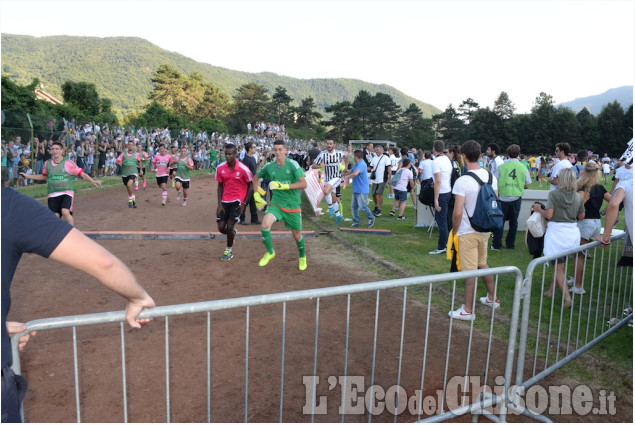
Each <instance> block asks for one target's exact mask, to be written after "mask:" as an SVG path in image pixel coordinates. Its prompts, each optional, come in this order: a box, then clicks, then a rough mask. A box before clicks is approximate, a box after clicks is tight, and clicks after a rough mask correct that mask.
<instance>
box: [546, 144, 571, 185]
mask: <svg viewBox="0 0 635 425" xmlns="http://www.w3.org/2000/svg"><path fill="white" fill-rule="evenodd" d="M570 150H571V147H570V146H569V144H568V143H558V144H557V145H556V158H558V160H559V161H558V162H556V163H555V165H554V166H553V167H551V176H549V183H551V187H550V188H549V191H552V190H556V189H557V188H558V183H560V181H559V180H558V173H559V172H560V170H563V169H565V168H571V167H572V165H571V161H569V151H570Z"/></svg>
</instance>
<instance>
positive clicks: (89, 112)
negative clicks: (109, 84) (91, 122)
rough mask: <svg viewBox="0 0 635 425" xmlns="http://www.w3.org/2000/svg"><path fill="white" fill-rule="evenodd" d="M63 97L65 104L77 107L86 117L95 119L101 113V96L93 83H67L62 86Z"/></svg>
mask: <svg viewBox="0 0 635 425" xmlns="http://www.w3.org/2000/svg"><path fill="white" fill-rule="evenodd" d="M62 96H63V97H64V102H65V103H68V104H70V105H73V106H75V107H76V108H77V109H78V110H80V111H81V112H82V114H83V115H84V116H85V117H94V116H97V115H99V113H100V112H101V101H100V99H99V94H98V93H97V88H96V87H95V85H94V84H92V83H87V82H84V81H80V82H73V81H66V82H65V83H64V84H62ZM73 118H77V117H73Z"/></svg>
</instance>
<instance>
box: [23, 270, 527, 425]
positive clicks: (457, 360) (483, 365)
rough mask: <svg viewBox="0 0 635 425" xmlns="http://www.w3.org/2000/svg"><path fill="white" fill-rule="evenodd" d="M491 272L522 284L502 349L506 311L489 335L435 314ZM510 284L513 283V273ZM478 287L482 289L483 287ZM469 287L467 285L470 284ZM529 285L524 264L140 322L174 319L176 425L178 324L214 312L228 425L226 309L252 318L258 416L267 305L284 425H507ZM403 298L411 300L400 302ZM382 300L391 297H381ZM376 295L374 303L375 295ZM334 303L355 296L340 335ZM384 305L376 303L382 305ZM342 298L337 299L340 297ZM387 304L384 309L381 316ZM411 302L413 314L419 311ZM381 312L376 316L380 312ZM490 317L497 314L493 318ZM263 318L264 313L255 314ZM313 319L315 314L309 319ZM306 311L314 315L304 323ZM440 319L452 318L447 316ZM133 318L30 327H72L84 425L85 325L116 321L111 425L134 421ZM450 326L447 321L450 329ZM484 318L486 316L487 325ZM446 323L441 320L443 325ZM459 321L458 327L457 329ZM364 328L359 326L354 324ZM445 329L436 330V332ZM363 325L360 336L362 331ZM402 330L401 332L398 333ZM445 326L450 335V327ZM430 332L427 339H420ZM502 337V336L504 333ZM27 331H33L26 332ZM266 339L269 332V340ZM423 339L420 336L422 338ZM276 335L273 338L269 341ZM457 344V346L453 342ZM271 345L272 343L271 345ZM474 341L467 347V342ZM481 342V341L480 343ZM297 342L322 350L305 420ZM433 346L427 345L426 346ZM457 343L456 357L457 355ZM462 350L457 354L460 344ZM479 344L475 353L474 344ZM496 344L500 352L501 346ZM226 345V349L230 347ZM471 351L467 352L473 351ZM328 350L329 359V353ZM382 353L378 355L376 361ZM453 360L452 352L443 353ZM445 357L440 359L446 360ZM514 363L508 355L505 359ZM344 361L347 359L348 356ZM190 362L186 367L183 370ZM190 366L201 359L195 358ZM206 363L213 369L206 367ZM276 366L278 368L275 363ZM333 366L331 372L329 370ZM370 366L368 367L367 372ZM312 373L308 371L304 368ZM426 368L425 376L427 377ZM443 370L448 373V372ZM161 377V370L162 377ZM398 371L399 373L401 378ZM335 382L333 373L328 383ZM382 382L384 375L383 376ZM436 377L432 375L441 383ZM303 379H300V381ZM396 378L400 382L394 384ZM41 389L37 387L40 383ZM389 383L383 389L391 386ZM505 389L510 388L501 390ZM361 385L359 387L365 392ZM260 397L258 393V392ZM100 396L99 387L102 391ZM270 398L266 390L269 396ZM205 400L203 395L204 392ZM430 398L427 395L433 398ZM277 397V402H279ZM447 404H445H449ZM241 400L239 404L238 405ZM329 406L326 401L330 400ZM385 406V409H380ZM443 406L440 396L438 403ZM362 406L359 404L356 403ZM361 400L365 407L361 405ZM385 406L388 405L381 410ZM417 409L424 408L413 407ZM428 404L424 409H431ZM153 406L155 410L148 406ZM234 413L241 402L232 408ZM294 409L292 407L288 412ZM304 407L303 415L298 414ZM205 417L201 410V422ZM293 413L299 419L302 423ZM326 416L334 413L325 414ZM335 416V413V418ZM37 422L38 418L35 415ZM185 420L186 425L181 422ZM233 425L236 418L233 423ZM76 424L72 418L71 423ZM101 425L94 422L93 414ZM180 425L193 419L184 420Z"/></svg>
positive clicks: (246, 397) (89, 318)
mask: <svg viewBox="0 0 635 425" xmlns="http://www.w3.org/2000/svg"><path fill="white" fill-rule="evenodd" d="M487 275H493V276H495V283H496V285H497V286H498V282H499V278H500V277H501V276H504V275H511V278H513V280H514V299H513V302H512V307H511V320H508V319H505V320H503V321H502V322H503V323H506V324H505V326H508V329H505V330H504V331H503V332H507V335H508V338H507V340H508V341H507V343H506V346H505V343H501V342H500V340H501V339H502V340H504V337H503V338H500V337H499V338H496V336H495V330H494V328H495V327H494V324H495V322H497V323H501V321H497V320H496V314H497V313H496V312H497V310H496V309H493V308H489V307H483V306H481V307H479V308H480V311H479V319H481V320H482V318H485V317H487V318H488V320H489V330H488V331H487V332H484V331H482V330H480V329H478V328H477V329H475V328H474V322H471V323H469V325H468V324H467V323H464V322H461V323H460V324H459V323H456V322H457V321H453V320H452V319H448V318H447V315H446V313H445V312H441V313H439V312H437V311H434V312H433V311H432V310H433V307H432V297H433V291H434V292H435V293H438V292H440V293H442V294H444V295H451V302H450V303H451V306H450V308H451V309H452V310H454V309H455V308H456V306H457V305H459V304H460V303H459V302H455V299H457V297H459V296H462V294H461V291H460V289H457V280H461V279H466V278H472V277H476V278H478V277H482V276H487ZM504 277H505V278H507V276H504ZM448 282H451V291H449V289H448V286H449V284H448ZM476 286H478V285H476ZM461 287H462V285H461ZM409 288H412V290H413V291H414V292H416V293H417V296H418V297H420V298H422V299H423V301H421V302H420V303H415V304H414V305H413V304H412V301H409V300H410V298H409V297H408V289H409ZM522 289H523V280H522V274H521V272H520V270H519V269H518V268H516V267H511V266H507V267H497V268H491V269H485V270H476V271H468V272H458V273H446V274H440V275H433V276H422V277H415V278H406V279H396V280H388V281H381V282H369V283H361V284H353V285H346V286H336V287H328V288H321V289H309V290H302V291H294V292H283V293H277V294H268V295H257V296H249V297H241V298H233V299H224V300H217V301H206V302H197V303H190V304H180V305H173V306H161V307H156V308H153V309H149V310H145V311H143V312H142V314H141V316H140V318H164V320H165V329H164V330H165V336H164V340H165V342H164V343H165V360H164V361H165V409H166V410H165V415H166V416H165V417H166V421H167V422H170V421H171V420H172V419H174V417H175V415H180V413H175V412H174V409H173V406H172V404H171V401H172V400H173V395H172V394H171V386H172V385H173V384H174V383H175V378H174V377H172V376H171V370H172V369H171V364H172V363H173V362H174V361H175V360H174V359H173V358H171V356H170V345H171V341H172V339H174V338H175V335H176V336H177V337H178V332H179V330H178V329H177V330H176V331H171V330H170V323H171V322H170V317H174V316H182V315H190V314H199V313H204V314H205V315H206V317H205V323H206V353H205V357H206V358H205V360H204V364H205V366H204V367H202V369H204V368H206V369H207V370H206V371H203V370H201V371H200V373H206V381H207V382H206V386H207V391H206V394H205V402H204V404H205V406H206V412H205V413H206V420H207V421H208V422H210V421H212V420H218V418H216V417H214V418H212V414H213V413H215V412H213V409H212V399H215V397H217V392H214V391H213V389H214V382H213V379H214V376H215V375H214V374H213V373H212V338H211V329H212V316H211V315H212V313H214V312H220V311H222V310H232V311H235V310H237V311H244V332H245V334H244V344H245V345H244V358H243V362H244V376H243V378H242V381H243V385H244V392H243V397H242V404H243V409H242V415H241V416H242V419H243V420H244V421H245V422H247V421H249V419H250V418H251V417H252V416H250V401H251V402H252V403H255V404H257V403H258V400H257V397H255V396H254V394H253V393H255V392H256V391H255V390H254V389H253V386H251V385H250V375H252V376H253V375H254V374H256V373H259V371H258V370H256V371H254V370H252V369H250V367H252V366H250V360H252V361H253V359H254V357H255V356H256V355H257V354H258V353H257V352H256V353H255V354H254V353H250V346H256V345H257V346H261V345H263V344H265V343H270V344H272V341H271V338H269V336H264V333H265V332H263V331H262V329H260V328H259V330H258V331H257V332H256V336H253V335H252V334H250V328H252V327H254V329H255V325H256V324H257V323H255V322H254V323H251V322H250V320H251V319H250V312H251V311H252V309H255V308H256V307H258V306H269V307H268V308H267V312H268V313H270V314H274V313H275V312H276V310H275V309H273V308H272V306H274V305H278V306H281V308H282V311H281V316H280V325H281V329H280V331H279V334H278V335H279V336H280V338H281V339H280V344H279V345H277V344H274V345H275V346H276V347H278V348H275V350H273V349H270V350H269V351H276V352H278V353H277V355H279V356H280V363H279V365H280V367H279V369H278V371H277V372H276V373H279V375H280V380H279V388H278V389H277V392H278V394H277V395H276V396H275V397H276V398H278V401H277V415H276V416H277V417H276V418H274V419H273V420H275V419H277V420H279V421H281V422H282V421H283V420H287V421H288V420H290V418H291V420H299V421H307V420H309V419H310V420H311V421H312V422H313V421H314V420H315V419H316V416H318V417H322V418H324V419H325V420H328V421H333V420H334V418H336V419H335V420H337V418H340V419H341V420H342V421H344V419H345V417H346V416H347V415H358V416H359V417H366V416H367V419H368V420H369V421H372V420H373V418H378V420H381V421H386V420H389V418H390V419H392V420H394V421H396V420H397V417H398V416H399V415H400V414H402V413H403V412H404V411H406V409H408V413H409V414H410V415H411V418H412V419H413V420H415V419H416V420H423V421H433V422H434V421H441V420H448V419H452V418H455V417H458V416H462V415H465V414H482V415H485V416H487V417H488V418H490V419H494V420H497V421H500V420H504V419H505V415H506V406H505V403H503V401H504V399H505V394H507V393H508V390H509V383H510V382H512V372H513V370H512V369H513V366H514V356H515V353H516V339H517V332H518V325H519V317H520V301H521V299H522ZM399 292H401V296H399ZM380 294H384V295H382V297H381V302H380ZM353 295H356V297H355V301H356V306H357V305H359V306H360V307H359V308H352V306H351V298H352V296H353ZM373 295H374V296H373ZM333 297H346V312H345V319H343V320H342V322H341V323H340V324H339V325H338V326H336V327H335V328H334V329H329V328H327V329H322V328H321V327H320V317H321V316H320V313H322V314H323V315H326V317H327V318H328V317H329V316H333V315H336V314H341V313H342V309H343V306H342V305H341V304H338V305H336V306H334V307H331V306H330V305H327V302H326V301H324V305H325V306H324V307H321V303H320V301H321V300H323V299H332V298H333ZM373 298H374V299H373ZM336 299H337V298H336ZM307 301H310V302H312V303H313V302H314V304H315V306H314V309H315V310H314V313H311V316H313V317H314V322H313V323H311V321H310V320H307V318H308V317H309V316H307V315H306V314H308V311H306V309H305V308H301V309H300V310H302V312H301V313H298V311H297V309H296V310H295V311H294V312H291V313H290V312H289V311H288V308H287V306H288V304H289V303H294V302H307ZM380 305H381V309H380ZM409 305H410V307H409ZM373 306H374V316H373V314H372V312H373ZM483 310H487V311H486V313H487V314H485V313H484V311H483ZM253 311H254V312H255V311H256V310H253ZM305 313H306V314H305ZM300 314H305V315H304V316H300ZM438 314H441V315H442V316H443V317H442V318H441V319H439V318H438V317H434V316H438ZM124 318H125V312H124V311H118V312H109V313H97V314H90V315H79V316H68V317H59V318H52V319H41V320H34V321H31V322H28V323H27V324H26V325H27V330H26V331H25V332H24V333H26V332H31V331H45V330H53V329H61V328H71V329H72V344H73V375H74V389H75V405H76V409H75V414H76V420H77V421H78V422H81V421H82V415H83V413H85V412H82V397H81V396H82V394H83V393H85V392H86V390H85V389H83V388H82V387H83V385H87V384H86V382H87V381H88V380H89V379H88V378H87V377H86V375H87V374H89V372H86V371H84V370H83V368H82V365H81V364H80V363H81V361H80V359H79V354H78V351H81V350H80V349H79V348H78V337H77V328H79V327H85V326H91V325H97V324H112V323H119V324H120V325H119V334H120V338H119V339H120V345H121V346H120V351H121V403H122V405H123V412H122V416H118V415H117V417H115V418H113V417H110V418H105V419H104V418H101V419H102V420H110V421H111V420H115V421H116V420H123V421H125V422H128V421H129V419H130V406H129V404H130V398H129V396H128V391H129V390H128V387H129V386H130V385H131V383H130V382H129V381H128V375H129V372H128V371H127V368H126V363H127V354H126V347H127V345H126V338H125V331H124V324H123V322H124ZM267 320H268V322H267V326H266V327H267V329H269V328H271V327H272V324H274V323H275V322H273V321H272V320H271V318H268V319H267ZM440 320H443V321H442V322H441V321H440ZM477 320H478V319H477ZM391 321H394V324H395V325H397V324H399V327H400V331H399V335H398V342H397V331H396V329H392V328H390V329H388V330H387V331H384V329H383V327H384V323H389V322H390V323H392V322H391ZM433 322H439V323H441V324H439V323H436V324H435V323H433ZM453 322H454V323H453ZM290 324H293V325H294V326H295V325H298V324H299V326H300V325H301V326H303V327H302V329H303V330H304V331H303V332H302V334H303V335H302V336H301V337H295V338H294V339H293V340H292V342H289V340H288V337H287V330H288V329H290ZM353 324H354V326H353ZM435 326H436V327H435ZM440 326H447V338H445V337H444V336H443V333H442V332H440V328H439V327H440ZM352 327H354V330H352ZM395 328H396V326H395ZM443 329H445V328H443ZM363 331H365V332H368V333H370V332H372V335H373V337H372V346H364V345H363V344H361V343H351V339H353V340H354V339H355V338H356V336H358V335H359V334H360V333H364V332H363ZM416 332H423V337H422V335H421V334H420V333H418V334H417V333H416ZM496 332H500V329H498V330H497V331H496ZM24 333H23V334H24ZM260 334H263V336H262V337H261V336H260ZM413 335H414V336H413ZM457 335H458V336H457ZM19 336H20V335H15V336H14V337H13V338H14V340H13V347H14V365H13V368H14V370H15V371H16V373H20V358H19V353H18V352H17V348H16V347H17V346H18V344H17V338H19ZM325 337H327V342H328V345H329V347H328V348H334V347H335V345H336V344H335V342H334V341H335V340H337V341H340V343H341V340H342V339H343V340H344V343H343V346H344V347H343V353H340V354H341V358H340V360H337V361H335V360H334V359H333V356H334V355H330V354H328V355H326V354H324V350H323V349H322V351H319V350H318V347H320V348H321V345H320V344H324V338H325ZM267 338H269V339H267ZM453 338H454V339H453ZM263 339H267V341H264V342H263V341H262V340H263ZM465 340H467V343H465ZM479 340H481V341H485V340H486V343H485V342H484V343H483V344H479V343H478V341H479ZM475 341H476V342H475ZM289 344H295V345H298V344H299V345H303V346H304V345H306V346H308V345H310V344H312V347H313V350H312V351H313V352H312V375H304V376H303V379H302V381H303V382H302V383H303V384H304V386H305V391H306V396H305V400H304V405H303V406H302V409H301V410H302V413H301V415H302V416H297V414H298V413H297V409H295V408H296V407H297V406H296V405H297V403H296V405H294V406H293V408H289V407H287V406H288V404H285V402H286V401H288V399H289V398H292V397H295V398H294V399H293V400H295V402H297V395H296V394H295V391H294V390H295V389H297V381H298V380H297V379H290V375H292V373H291V372H289V370H288V369H289V368H291V369H292V371H294V373H295V366H296V365H297V363H298V362H301V359H298V358H293V357H292V356H290V354H289V353H290V350H289ZM397 344H398V347H399V349H398V354H396V353H395V352H394V351H395V346H396V345H397ZM421 344H423V346H421ZM453 344H454V351H453ZM457 345H458V346H459V348H457V347H456V346H457ZM473 345H474V346H475V348H474V347H473ZM495 345H496V346H495ZM223 347H224V346H223ZM480 347H486V348H484V349H483V350H484V351H485V354H484V355H483V356H481V355H478V354H479V353H478V352H476V355H473V354H474V352H475V350H477V349H479V348H480ZM463 350H465V351H463ZM388 352H390V353H392V354H391V356H396V357H397V359H398V360H397V363H398V364H397V367H396V371H389V372H385V373H384V372H382V373H380V371H379V369H380V365H379V363H381V364H382V365H383V364H384V363H385V361H384V355H385V353H388ZM463 352H464V353H465V354H464V355H462V354H461V355H458V354H457V353H463ZM501 352H505V353H506V354H505V355H504V356H500V355H493V354H492V353H501ZM319 353H323V354H322V355H321V356H320V355H319ZM370 353H372V356H371V355H370ZM443 353H445V354H443ZM353 356H354V358H355V359H358V360H357V362H355V361H351V360H350V359H351V358H353ZM369 356H370V357H371V358H370V363H371V364H370V370H366V371H364V372H363V373H360V370H361V369H360V367H358V366H359V365H358V362H359V359H360V358H361V359H368V357H369ZM443 356H444V360H441V361H439V357H440V358H441V359H443ZM503 357H504V358H503ZM338 358H339V357H338ZM342 360H343V362H344V365H343V369H342V365H341V363H340V364H339V366H335V365H334V364H335V363H336V362H337V363H339V362H340V361H342ZM184 361H185V359H176V362H177V363H178V364H182V362H184ZM179 362H181V363H179ZM187 362H193V360H192V359H190V358H188V359H187ZM201 363H203V362H201ZM268 363H271V362H268ZM329 368H330V369H329ZM336 369H337V370H338V371H342V373H341V375H340V376H339V379H338V377H334V376H333V374H325V370H330V371H333V370H336ZM352 369H355V370H354V371H353V373H356V374H357V375H350V376H349V373H350V372H351V370H352ZM362 369H363V368H362ZM303 370H304V369H303ZM419 371H420V373H419ZM441 371H442V373H441ZM496 371H498V372H499V373H500V372H502V373H503V375H504V385H503V391H502V393H500V394H494V393H490V392H488V391H481V390H480V389H481V388H482V387H487V386H489V387H494V386H495V385H494V381H495V379H494V378H492V375H493V374H494V373H495V372H496ZM152 372H155V371H152ZM393 373H394V375H392V374H393ZM326 375H328V376H326ZM380 375H381V376H380ZM386 375H392V378H386ZM431 376H432V377H431ZM470 376H472V377H474V376H476V377H477V378H478V380H479V383H478V387H477V388H479V391H478V392H477V393H475V394H472V395H473V399H472V400H471V402H470V400H469V399H467V398H465V397H464V396H463V395H460V394H463V393H465V389H466V388H467V387H468V386H470V385H471V384H473V382H471V378H470ZM292 378H294V376H292ZM332 378H335V381H337V383H339V384H340V387H341V396H340V394H338V393H337V392H336V393H335V394H336V395H337V397H336V398H335V399H336V400H338V401H339V402H340V406H339V411H338V412H337V415H335V414H334V413H333V412H332V411H331V412H330V413H329V410H328V408H327V406H326V401H327V398H326V397H327V396H326V395H320V394H322V393H327V394H333V393H332V392H329V390H330V389H331V388H330V386H331V385H332V384H333V382H335V381H333V380H332ZM366 378H369V379H370V386H369V388H368V391H365V397H361V396H359V397H358V395H359V393H360V384H361V387H362V388H363V387H364V380H365V379H366ZM387 379H390V380H389V381H387ZM320 381H321V382H322V384H325V383H328V385H329V388H328V389H325V388H323V387H320ZM380 381H381V382H380ZM386 382H390V383H396V385H392V386H390V388H388V389H387V390H385V389H384V387H386V385H385V383H386ZM35 385H36V384H35ZM382 385H383V387H382ZM498 385H499V386H500V384H498ZM290 386H292V387H293V388H292V389H291V390H287V388H286V387H290ZM355 388H356V389H355ZM407 389H408V390H411V391H413V393H414V394H413V395H412V396H411V397H407V391H406V390H407ZM113 390H114V389H113V388H109V389H108V391H109V392H111V393H112V391H113ZM250 390H251V392H250ZM92 391H96V389H92ZM263 393H265V394H266V392H263ZM196 394H198V393H196ZM425 394H428V395H427V396H425V398H424V395H425ZM434 395H436V396H437V399H436V402H437V403H436V407H435V408H434V409H432V410H429V409H427V408H426V406H429V403H428V401H430V397H433V396H434ZM270 397H273V396H270ZM439 398H440V399H439ZM236 401H238V400H236ZM323 401H324V402H323ZM379 401H381V403H380V402H379ZM432 401H435V399H432ZM355 402H356V403H355ZM360 403H361V408H360ZM493 405H499V406H500V410H498V411H497V414H498V416H496V414H494V413H492V412H490V411H488V410H486V409H488V408H489V407H491V406H493ZM381 406H384V408H381ZM412 406H414V408H412ZM422 406H423V407H422ZM143 407H146V406H143ZM143 407H140V406H139V405H138V404H135V407H134V409H136V410H134V413H133V415H132V416H133V420H134V419H136V418H137V417H138V416H139V413H138V411H139V410H141V409H142V408H143ZM232 407H233V404H232ZM285 407H287V408H286V409H285ZM150 408H152V409H153V411H156V407H150ZM294 409H295V410H294ZM194 414H195V416H194V419H192V417H188V420H187V421H202V420H205V419H202V416H196V414H198V413H197V412H195V413H194ZM202 414H203V413H202V412H201V413H200V415H202ZM292 415H296V416H293V417H292ZM321 415H324V416H321ZM329 415H330V416H329ZM26 416H27V417H26V419H28V414H27V415H26ZM177 419H180V417H179V418H177ZM224 419H226V418H224ZM66 420H68V419H66ZM90 420H91V421H94V419H93V418H92V417H91V418H90ZM265 420H268V421H271V420H272V417H271V416H267V417H265ZM180 421H184V420H183V419H180Z"/></svg>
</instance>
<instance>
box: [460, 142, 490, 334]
mask: <svg viewBox="0 0 635 425" xmlns="http://www.w3.org/2000/svg"><path fill="white" fill-rule="evenodd" d="M480 153H481V145H479V144H478V143H477V142H476V141H474V140H468V141H467V142H465V143H464V144H463V146H462V147H461V154H462V155H463V159H464V161H465V165H466V167H467V169H468V171H470V172H472V173H474V174H476V175H477V176H478V177H479V178H480V179H481V180H483V181H487V180H488V177H489V176H488V173H487V170H484V169H482V168H481V167H479V165H478V160H479V156H480ZM492 188H493V189H494V191H495V192H496V194H498V190H497V189H498V183H497V180H496V177H493V178H492ZM479 191H480V185H479V183H478V182H477V181H476V179H474V178H473V177H471V176H469V175H463V176H461V177H459V178H458V179H457V180H456V182H455V184H454V189H453V190H452V193H453V194H454V211H453V213H452V221H453V229H454V231H455V232H456V235H457V236H456V237H458V239H459V257H460V261H461V270H462V271H468V270H476V269H487V268H489V265H488V264H487V243H488V241H489V232H477V231H476V230H474V228H473V227H472V225H471V224H470V219H469V217H470V216H472V215H473V214H474V210H475V209H476V199H477V198H478V194H479ZM483 282H485V287H486V288H487V296H486V297H481V298H480V302H481V303H482V304H484V305H486V306H487V307H489V308H493V309H495V308H498V307H500V301H499V300H498V299H497V298H496V292H495V290H496V284H495V282H494V277H493V276H491V275H490V276H483ZM475 285H476V278H475V277H471V278H468V279H465V304H463V305H462V306H461V307H459V308H458V309H457V310H455V311H450V312H448V316H450V317H451V318H453V319H458V320H468V321H473V320H474V319H475V317H476V315H475V314H474V286H475Z"/></svg>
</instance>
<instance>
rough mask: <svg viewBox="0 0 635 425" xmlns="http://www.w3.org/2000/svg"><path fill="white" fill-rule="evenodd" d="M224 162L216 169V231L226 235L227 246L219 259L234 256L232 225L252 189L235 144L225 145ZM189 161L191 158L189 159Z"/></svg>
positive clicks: (247, 168)
mask: <svg viewBox="0 0 635 425" xmlns="http://www.w3.org/2000/svg"><path fill="white" fill-rule="evenodd" d="M225 158H226V159H227V160H226V161H225V162H223V163H222V164H220V165H219V166H218V169H217V170H216V181H217V182H218V207H217V208H216V222H217V223H218V231H219V232H220V233H222V234H224V235H227V246H226V247H225V251H224V252H223V255H222V256H221V258H220V259H221V261H229V260H231V259H232V258H234V254H233V253H232V248H233V246H234V235H235V234H236V231H235V230H234V225H235V224H236V223H237V222H239V221H240V216H241V215H242V214H244V212H245V206H246V205H247V204H246V200H247V199H250V198H251V195H252V194H253V189H252V185H251V182H252V180H253V175H252V174H251V171H250V170H249V167H247V166H246V165H245V164H243V163H242V162H240V161H236V146H235V145H230V144H228V145H226V146H225ZM190 161H191V160H190Z"/></svg>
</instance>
